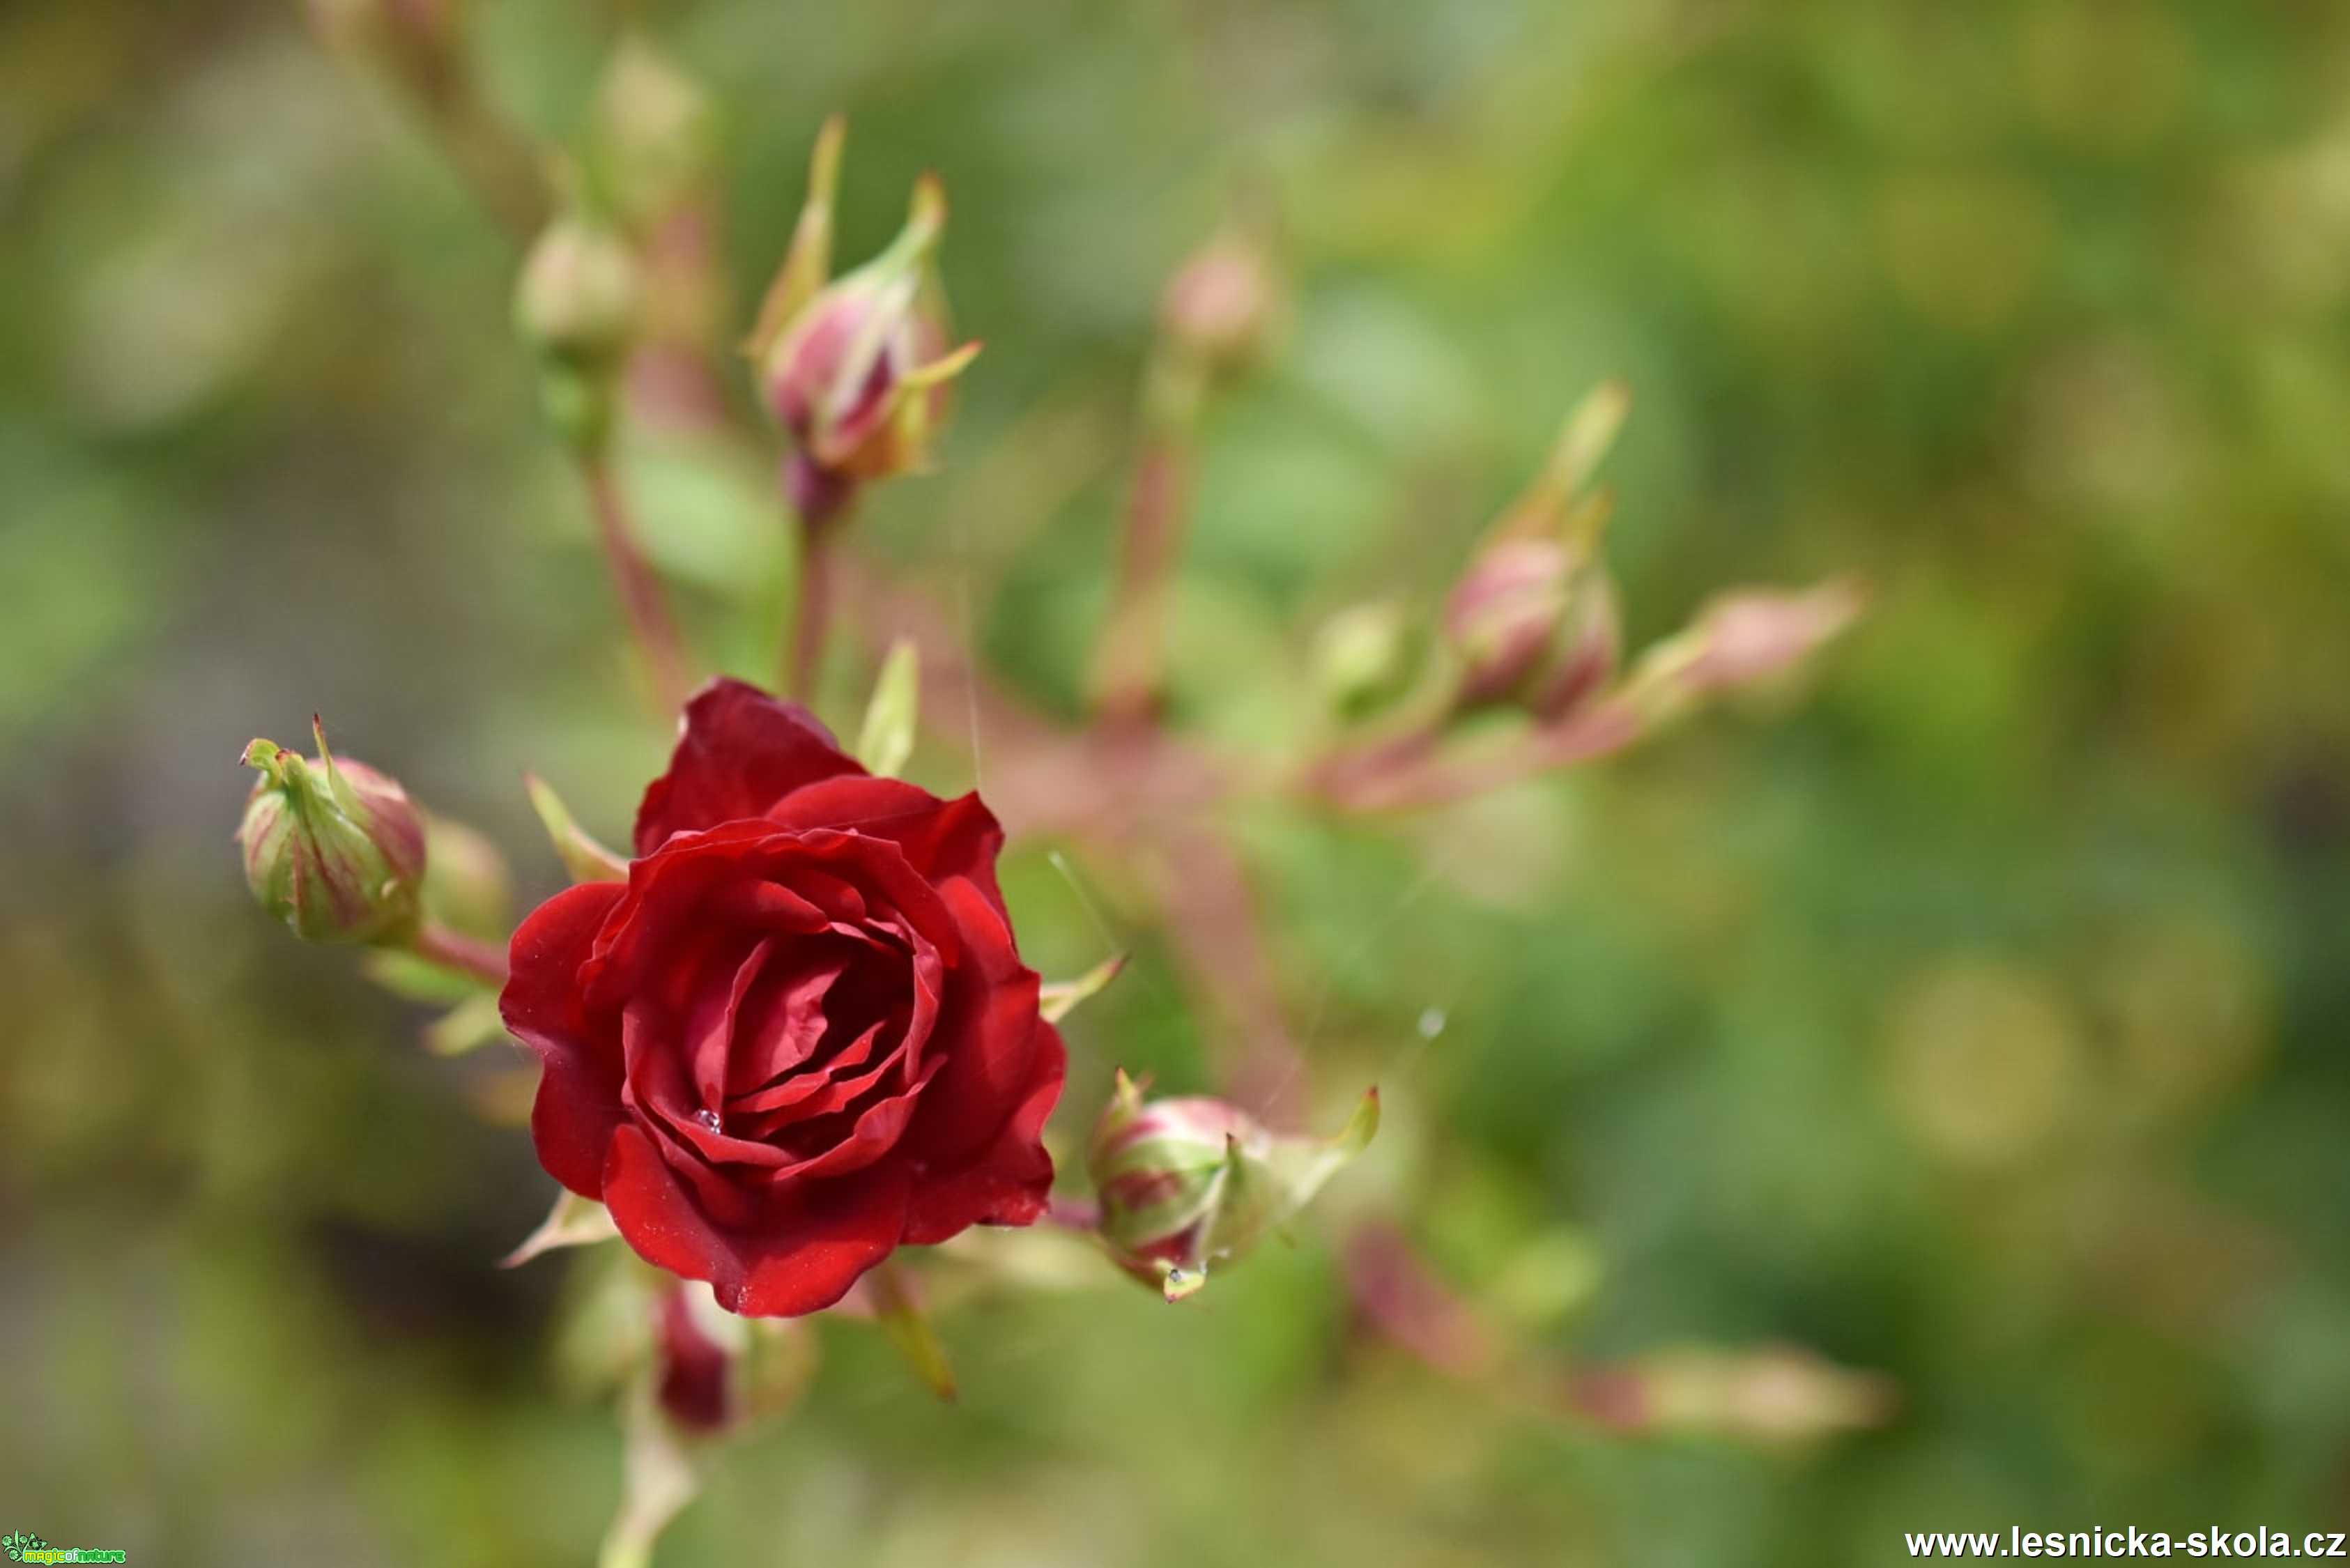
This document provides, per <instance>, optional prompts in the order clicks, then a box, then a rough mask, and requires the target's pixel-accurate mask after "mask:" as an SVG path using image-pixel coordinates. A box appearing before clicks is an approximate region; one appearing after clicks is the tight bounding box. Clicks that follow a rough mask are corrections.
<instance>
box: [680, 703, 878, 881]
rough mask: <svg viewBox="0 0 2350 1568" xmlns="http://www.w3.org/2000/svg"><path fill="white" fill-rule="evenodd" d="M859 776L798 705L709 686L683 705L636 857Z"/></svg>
mask: <svg viewBox="0 0 2350 1568" xmlns="http://www.w3.org/2000/svg"><path fill="white" fill-rule="evenodd" d="M864 771H865V770H864V769H863V768H861V767H859V766H858V764H857V763H855V762H853V761H851V760H850V759H849V758H847V757H846V756H843V755H842V754H841V752H840V748H839V746H838V745H837V744H836V743H835V742H834V741H833V738H832V732H830V731H828V730H827V729H826V728H825V727H824V726H823V725H822V724H821V723H819V722H816V716H815V715H814V714H812V713H810V712H809V711H807V710H806V709H805V708H803V707H801V706H799V705H798V704H797V703H795V702H781V701H776V700H775V698H773V697H770V696H768V695H767V694H766V693H765V692H764V691H760V690H759V689H758V688H757V687H755V686H748V685H745V684H744V683H743V682H742V681H740V680H726V679H723V678H721V679H719V680H712V682H711V683H710V684H709V685H707V686H704V687H703V688H702V690H701V691H697V692H695V693H694V694H693V696H692V698H691V700H690V701H688V702H687V703H686V705H685V714H684V718H683V720H682V721H681V725H680V733H679V735H678V742H677V749H676V750H675V751H674V752H672V753H671V755H670V761H669V771H668V772H667V773H665V774H662V775H661V776H660V777H659V778H657V779H655V780H654V781H653V782H652V784H650V786H649V787H647V789H646V790H645V798H644V803H643V805H640V806H639V807H638V809H637V833H636V846H637V853H638V854H639V855H640V856H642V855H650V854H651V853H652V852H653V851H654V850H655V849H658V848H659V847H660V846H661V845H662V844H663V843H665V842H666V841H667V840H668V838H669V836H670V835H671V834H673V833H682V832H687V831H690V830H691V829H694V828H702V827H714V826H717V825H718V824H720V823H722V822H733V821H735V820H737V819H739V818H742V817H746V816H757V815H760V814H761V813H763V812H764V811H765V810H766V809H767V808H768V807H769V806H771V805H775V802H777V801H779V800H781V799H783V797H784V796H785V795H787V794H791V793H792V792H793V791H794V790H797V789H801V788H804V787H806V785H808V784H814V783H816V782H817V781H818V780H820V779H827V778H831V777H834V776H835V775H837V774H863V773H864Z"/></svg>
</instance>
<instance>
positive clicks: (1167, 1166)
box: [1087, 1073, 1379, 1301]
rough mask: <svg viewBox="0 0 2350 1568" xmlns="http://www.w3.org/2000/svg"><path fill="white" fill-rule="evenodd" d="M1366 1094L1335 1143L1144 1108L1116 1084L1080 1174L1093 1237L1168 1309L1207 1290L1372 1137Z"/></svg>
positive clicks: (1239, 1117) (1212, 1108) (1213, 1103)
mask: <svg viewBox="0 0 2350 1568" xmlns="http://www.w3.org/2000/svg"><path fill="white" fill-rule="evenodd" d="M1378 1122H1379V1099H1378V1090H1377V1089H1373V1090H1371V1091H1370V1092H1369V1093H1368V1094H1367V1095H1365V1096H1364V1097H1363V1103H1362V1106H1361V1107H1360V1108H1359V1109H1357V1111H1356V1113H1355V1116H1354V1118H1353V1119H1352V1120H1350V1121H1349V1122H1348V1123H1347V1127H1346V1130H1345V1131H1343V1132H1341V1133H1340V1134H1339V1135H1338V1136H1337V1137H1336V1138H1309V1137H1275V1136H1274V1134H1272V1133H1270V1132H1267V1131H1266V1130H1265V1129H1264V1128H1263V1127H1262V1126H1260V1125H1258V1123H1257V1122H1256V1121H1255V1120H1254V1119H1253V1118H1252V1117H1250V1116H1247V1115H1246V1114H1244V1113H1243V1112H1242V1111H1239V1110H1237V1109H1235V1108H1234V1107H1232V1106H1228V1105H1226V1104H1224V1103H1223V1102H1222V1100H1214V1099H1209V1098H1206V1097H1204V1096H1188V1097H1184V1098H1180V1099H1170V1100H1156V1101H1152V1102H1149V1103H1148V1104H1146V1103H1145V1102H1144V1100H1143V1098H1142V1091H1141V1089H1140V1088H1139V1087H1138V1086H1137V1085H1135V1084H1134V1082H1133V1081H1132V1080H1131V1079H1129V1078H1128V1077H1127V1075H1125V1074H1123V1073H1120V1074H1119V1075H1118V1091H1117V1093H1116V1095H1115V1096H1113V1097H1112V1098H1111V1100H1110V1103H1109V1106H1108V1108H1107V1109H1106V1110H1105V1111H1103V1113H1102V1117H1101V1120H1100V1122H1099V1123H1098V1124H1097V1125H1096V1127H1095V1128H1094V1136H1093V1143H1092V1147H1091V1148H1090V1150H1089V1151H1088V1154H1087V1170H1088V1172H1089V1174H1090V1175H1091V1176H1092V1178H1093V1182H1094V1189H1095V1195H1096V1197H1097V1199H1098V1201H1099V1203H1100V1206H1101V1218H1100V1220H1099V1222H1098V1233H1099V1235H1100V1237H1101V1240H1102V1242H1103V1244H1104V1245H1105V1246H1107V1248H1108V1250H1109V1253H1110V1256H1111V1258H1112V1259H1113V1260H1114V1261H1115V1262H1117V1263H1118V1266H1119V1267H1120V1268H1122V1269H1124V1270H1125V1271H1126V1272H1128V1273H1129V1274H1132V1275H1133V1276H1134V1277H1135V1278H1136V1279H1138V1280H1140V1281H1141V1282H1143V1283H1145V1284H1147V1285H1151V1286H1155V1287H1156V1288H1158V1289H1159V1291H1160V1292H1161V1293H1164V1294H1165V1296H1166V1298H1167V1299H1168V1300H1169V1301H1179V1300H1180V1299H1182V1298H1183V1297H1184V1296H1187V1295H1190V1294H1191V1293H1193V1292H1194V1291H1197V1290H1198V1289H1199V1288H1200V1287H1201V1285H1203V1284H1205V1283H1207V1280H1208V1267H1209V1265H1210V1264H1211V1263H1223V1262H1233V1261H1236V1260H1238V1259H1239V1258H1241V1257H1243V1255H1245V1254H1246V1253H1247V1252H1248V1251H1249V1250H1250V1249H1251V1248H1253V1246H1255V1245H1256V1243H1257V1242H1258V1241H1260V1240H1261V1239H1263V1235H1264V1233H1265V1232H1266V1231H1270V1230H1272V1229H1273V1228H1274V1227H1275V1226H1277V1225H1280V1224H1282V1223H1283V1222H1284V1221H1285V1220H1288V1219H1289V1218H1290V1217H1291V1216H1292V1215H1294V1214H1295V1213H1296V1212H1297V1211H1298V1210H1300V1209H1303V1208H1304V1207H1305V1205H1306V1203H1307V1202H1308V1201H1310V1200H1311V1199H1312V1198H1313V1197H1314V1194H1315V1192H1316V1191H1317V1190H1319V1189H1320V1188H1321V1186H1322V1184H1323V1183H1324V1182H1325V1181H1327V1180H1328V1179H1330V1177H1331V1176H1332V1175H1333V1174H1334V1173H1335V1172H1336V1170H1337V1169H1338V1168H1339V1167H1340V1166H1342V1165H1344V1164H1346V1163H1347V1160H1349V1159H1352V1158H1354V1157H1355V1156H1356V1155H1357V1154H1359V1153H1361V1152H1362V1150H1363V1148H1364V1147H1365V1146H1367V1144H1368V1143H1369V1142H1370V1141H1371V1136H1372V1134H1374V1133H1375V1132H1377V1131H1378Z"/></svg>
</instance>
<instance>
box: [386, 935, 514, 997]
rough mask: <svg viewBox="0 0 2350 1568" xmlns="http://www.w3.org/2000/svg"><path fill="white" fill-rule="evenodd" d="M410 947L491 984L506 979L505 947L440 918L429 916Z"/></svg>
mask: <svg viewBox="0 0 2350 1568" xmlns="http://www.w3.org/2000/svg"><path fill="white" fill-rule="evenodd" d="M409 950H410V951H411V952H413V953H414V954H415V955H416V956H417V957H418V958H421V959H429V960H431V961H432V962H434V963H437V964H442V965H445V966H446V967H448V968H450V969H458V970H463V971H465V972H466V973H467V974H470V975H474V976H477V977H479V978H480V979H483V980H486V981H489V982H490V983H491V984H492V985H504V983H505V982H506V952H505V949H504V948H503V947H498V946H495V945H494V944H492V943H489V942H485V941H483V940H480V939H479V938H477V937H469V936H466V935H465V934H464V933H463V932H462V931H452V930H451V929H449V928H448V927H446V926H444V925H442V924H440V923H439V922H438V921H434V920H427V921H425V922H424V924H423V925H421V926H420V927H418V928H417V931H416V936H415V939H414V940H413V941H411V943H410V944H409Z"/></svg>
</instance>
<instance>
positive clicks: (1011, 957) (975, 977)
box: [911, 879, 1041, 1168]
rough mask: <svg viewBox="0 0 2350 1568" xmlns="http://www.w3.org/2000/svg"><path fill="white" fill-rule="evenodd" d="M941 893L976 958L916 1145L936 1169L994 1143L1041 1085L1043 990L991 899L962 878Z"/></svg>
mask: <svg viewBox="0 0 2350 1568" xmlns="http://www.w3.org/2000/svg"><path fill="white" fill-rule="evenodd" d="M939 891H940V894H941V897H942V898H944V899H945V901H946V902H947V904H948V905H949V907H951V909H953V910H954V913H955V919H956V922H957V924H958V926H959V927H960V929H962V933H963V946H964V950H965V954H966V958H967V966H966V970H965V971H964V972H963V973H962V974H960V975H958V976H957V977H956V982H955V986H954V995H953V1000H952V1003H951V1007H950V1009H949V1011H948V1014H947V1015H946V1016H943V1017H941V1019H940V1020H939V1023H938V1025H937V1027H936V1029H935V1030H934V1032H933V1033H934V1036H935V1039H936V1041H937V1046H936V1048H937V1049H938V1050H940V1051H941V1052H943V1053H944V1054H945V1059H946V1067H945V1070H944V1071H942V1072H941V1074H940V1075H939V1079H938V1083H937V1085H936V1087H935V1088H933V1089H932V1091H931V1093H930V1094H929V1095H928V1096H925V1098H924V1101H923V1105H922V1114H921V1116H920V1118H919V1120H918V1121H917V1123H916V1125H915V1127H914V1129H913V1132H912V1135H911V1142H912V1144H913V1146H914V1147H917V1148H919V1149H920V1151H921V1152H922V1155H923V1157H924V1158H926V1159H928V1160H930V1161H931V1163H932V1164H933V1165H934V1166H939V1167H943V1168H960V1167H961V1166H962V1165H963V1164H965V1163H966V1162H968V1161H969V1160H971V1159H972V1158H976V1157H977V1155H978V1153H979V1151H980V1150H981V1149H983V1148H984V1147H987V1145H988V1144H989V1143H990V1142H991V1141H993V1138H994V1137H995V1135H996V1133H997V1131H998V1129H1000V1128H1001V1127H1003V1124H1004V1122H1005V1120H1006V1119H1007V1118H1009V1117H1010V1116H1011V1115H1012V1113H1013V1111H1014V1109H1015V1108H1016V1107H1017V1106H1019V1105H1020V1104H1021V1102H1022V1101H1023V1100H1024V1099H1025V1098H1026V1097H1027V1096H1028V1093H1029V1090H1030V1088H1031V1086H1032V1085H1034V1084H1035V1081H1036V1075H1037V1058H1038V1054H1039V1052H1040V1049H1041V1045H1040V1041H1041V1036H1040V1033H1039V1031H1038V1028H1037V1025H1038V1023H1039V1019H1038V1015H1037V1012H1036V1003H1037V996H1038V992H1039V990H1040V987H1039V984H1038V981H1037V978H1036V972H1035V971H1034V970H1031V969H1028V968H1025V967H1024V966H1023V965H1022V964H1021V962H1020V958H1019V955H1018V954H1017V953H1015V952H1014V950H1013V948H1012V933H1011V931H1010V930H1009V929H1007V928H1006V927H1005V926H1004V924H1003V917H1002V916H1000V915H999V914H997V913H996V910H995V907H994V906H993V904H991V903H989V902H988V901H987V898H986V896H985V895H984V894H983V893H982V892H981V891H980V890H979V889H978V888H974V887H972V885H971V884H970V883H968V882H965V881H962V880H960V879H957V880H954V881H951V882H948V883H945V884H943V885H942V886H941V888H940V889H939Z"/></svg>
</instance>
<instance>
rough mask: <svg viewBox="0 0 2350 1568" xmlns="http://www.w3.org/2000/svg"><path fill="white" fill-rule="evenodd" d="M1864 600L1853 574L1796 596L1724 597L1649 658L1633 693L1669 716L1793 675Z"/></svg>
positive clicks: (1748, 593) (1746, 593)
mask: <svg viewBox="0 0 2350 1568" xmlns="http://www.w3.org/2000/svg"><path fill="white" fill-rule="evenodd" d="M1863 602H1864V598H1863V595H1862V592H1861V589H1860V586H1859V585H1858V584H1857V583H1856V582H1854V581H1852V580H1850V579H1848V578H1835V579H1832V580H1830V581H1828V582H1825V583H1821V584H1819V585H1818V586H1816V587H1810V588H1804V589H1802V590H1799V591H1797V592H1794V593H1784V592H1780V591H1776V590H1773V589H1768V588H1745V589H1741V590H1740V591H1738V592H1736V593H1730V594H1724V595H1722V596H1721V597H1718V598H1716V599H1714V600H1712V601H1711V603H1709V604H1708V605H1707V606H1706V607H1704V608H1703V609H1701V610H1700V611H1699V612H1698V617H1697V618H1696V619H1695V620H1694V621H1692V622H1691V623H1690V626H1689V627H1688V628H1686V629H1685V630H1683V631H1680V632H1679V633H1677V634H1676V635H1674V636H1672V637H1670V638H1668V639H1665V640H1664V641H1662V642H1660V643H1658V644H1657V645H1656V646H1655V647H1653V648H1651V649H1648V651H1647V652H1646V653H1644V654H1642V655H1641V657H1640V660H1639V663H1638V666H1637V667H1636V668H1635V669H1634V670H1633V671H1632V673H1631V675H1630V676H1629V678H1628V679H1627V695H1628V696H1629V697H1630V698H1632V700H1633V701H1636V702H1638V704H1639V706H1640V707H1641V708H1642V709H1643V710H1644V711H1647V712H1648V714H1649V715H1650V716H1651V718H1652V719H1654V720H1658V721H1661V720H1664V719H1668V718H1671V717H1674V716H1677V715H1678V714H1679V713H1681V712H1683V711H1686V710H1687V709H1689V708H1690V707H1691V706H1693V705H1694V704H1696V703H1697V702H1698V701H1701V700H1703V699H1705V698H1707V697H1711V696H1713V695H1715V694H1716V693H1718V692H1721V691H1729V690H1731V689H1732V688H1735V687H1740V686H1747V685H1752V684H1754V683H1756V682H1761V681H1767V680H1773V679H1774V678H1776V677H1779V676H1782V675H1785V674H1787V673H1789V672H1790V671H1792V670H1794V669H1795V668H1796V667H1797V666H1799V665H1801V664H1802V663H1803V661H1804V659H1806V658H1807V657H1808V656H1810V654H1811V653H1812V652H1813V651H1814V650H1815V649H1818V648H1819V647H1820V646H1821V645H1822V644H1824V643H1825V642H1828V641H1829V640H1831V639H1834V638H1835V637H1836V636H1837V635H1839V634H1840V633H1842V632H1843V631H1844V630H1845V629H1846V628H1848V627H1850V626H1851V625H1852V623H1853V622H1854V621H1856V620H1857V619H1858V618H1860V612H1861V607H1862V605H1863Z"/></svg>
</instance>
